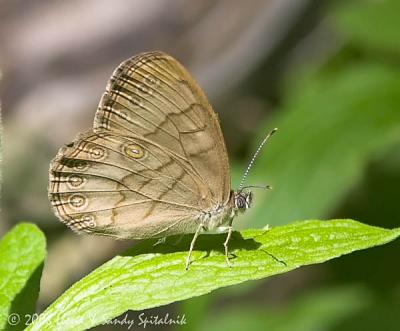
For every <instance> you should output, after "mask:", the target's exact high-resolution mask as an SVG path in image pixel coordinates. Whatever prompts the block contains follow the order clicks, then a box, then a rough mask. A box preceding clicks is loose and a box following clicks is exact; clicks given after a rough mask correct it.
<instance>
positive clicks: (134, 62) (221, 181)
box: [48, 52, 275, 269]
mask: <svg viewBox="0 0 400 331" xmlns="http://www.w3.org/2000/svg"><path fill="white" fill-rule="evenodd" d="M274 132H275V130H273V131H271V132H270V133H269V134H268V135H267V137H266V138H265V139H264V140H263V142H262V143H261V145H260V147H259V148H258V150H257V152H256V153H255V155H254V157H253V159H252V160H251V162H250V164H249V167H248V168H247V170H246V172H245V175H244V177H243V179H242V183H241V185H240V187H239V189H238V190H236V191H233V190H231V179H230V169H229V160H228V154H227V150H226V146H225V142H224V137H223V135H222V131H221V128H220V125H219V121H218V117H217V114H216V113H215V112H214V111H213V109H212V107H211V105H210V104H209V102H208V100H207V98H206V96H205V95H204V93H203V91H202V90H201V88H200V87H199V86H198V84H197V83H196V82H195V81H194V79H193V78H192V77H191V75H190V74H189V73H188V71H187V70H186V69H185V68H184V67H183V66H182V65H181V64H180V63H179V62H178V61H177V60H175V59H174V58H173V57H171V56H169V55H167V54H165V53H162V52H149V53H142V54H139V55H137V56H134V57H132V58H130V59H128V60H126V61H124V62H122V63H121V64H120V65H119V66H118V67H117V68H116V69H115V71H114V73H113V74H112V76H111V78H110V80H109V81H108V84H107V86H106V90H105V92H104V94H103V96H102V97H101V100H100V103H99V106H98V109H97V112H96V115H95V119H94V124H93V128H92V129H90V130H88V131H87V132H84V133H82V134H79V135H78V136H77V137H76V138H75V140H74V141H73V142H71V143H70V144H67V145H65V146H64V147H62V148H61V149H60V150H59V151H58V153H57V155H56V157H55V158H54V159H53V160H52V162H51V164H50V170H49V186H48V193H49V200H50V202H51V205H52V209H53V211H54V213H55V215H56V216H57V217H58V218H59V219H60V220H61V221H62V222H63V223H65V224H66V225H67V226H68V227H70V228H71V229H72V230H74V231H76V232H78V233H82V232H83V233H91V234H99V235H105V236H111V237H115V238H118V239H147V238H162V237H167V236H170V235H177V234H185V233H194V236H193V239H192V241H191V244H190V249H189V253H188V255H187V258H186V263H185V267H186V269H188V267H189V264H190V260H191V254H192V251H193V249H194V245H195V242H196V239H197V237H198V235H199V234H200V233H202V232H205V231H217V232H227V237H226V240H225V242H224V247H225V258H226V261H227V264H228V265H231V264H230V261H229V258H228V242H229V240H230V238H231V235H232V222H233V219H234V218H235V216H236V215H237V214H238V213H239V212H243V211H245V210H246V209H248V208H250V206H251V202H252V192H251V191H250V190H248V188H250V187H244V186H243V181H244V179H245V177H246V176H247V174H248V171H249V169H250V168H251V166H252V164H253V162H254V160H255V157H256V156H257V154H258V153H259V151H260V150H261V147H262V146H263V145H264V143H265V142H266V141H267V139H268V138H269V137H270V136H271V135H272V134H273V133H274Z"/></svg>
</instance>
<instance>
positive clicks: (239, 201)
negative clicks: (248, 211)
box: [235, 195, 246, 209]
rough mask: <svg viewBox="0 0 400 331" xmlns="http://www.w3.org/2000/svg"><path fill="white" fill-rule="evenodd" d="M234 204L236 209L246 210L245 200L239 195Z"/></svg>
mask: <svg viewBox="0 0 400 331" xmlns="http://www.w3.org/2000/svg"><path fill="white" fill-rule="evenodd" d="M235 204H236V208H238V209H243V208H246V198H245V197H243V196H241V195H239V196H238V197H237V198H236V201H235Z"/></svg>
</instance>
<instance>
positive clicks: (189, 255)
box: [185, 223, 204, 270]
mask: <svg viewBox="0 0 400 331" xmlns="http://www.w3.org/2000/svg"><path fill="white" fill-rule="evenodd" d="M203 227H204V226H203V224H202V223H201V224H200V225H199V227H198V228H197V230H196V232H195V234H194V236H193V239H192V242H191V243H190V248H189V253H188V255H187V257H186V266H185V269H186V270H188V269H189V264H190V257H191V256H192V251H193V248H194V244H195V242H196V239H197V237H198V236H199V234H200V231H201V230H202V229H203Z"/></svg>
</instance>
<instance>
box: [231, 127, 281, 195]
mask: <svg viewBox="0 0 400 331" xmlns="http://www.w3.org/2000/svg"><path fill="white" fill-rule="evenodd" d="M277 130H278V129H277V128H275V129H273V130H272V131H271V132H270V133H268V134H267V136H266V137H265V138H264V139H263V141H262V142H261V144H260V145H259V146H258V148H257V150H256V152H255V153H254V155H253V157H252V158H251V160H250V162H249V165H248V166H247V169H246V171H245V172H244V175H243V177H242V180H241V181H240V185H239V191H240V190H242V189H243V184H244V182H245V180H246V178H247V176H248V174H249V171H250V169H251V168H252V167H253V164H254V161H255V160H256V158H257V156H258V154H259V153H260V151H261V149H262V148H263V146H264V145H265V143H266V142H267V140H268V139H269V138H270V137H271V136H272V135H273V134H274V133H275V132H276V131H277Z"/></svg>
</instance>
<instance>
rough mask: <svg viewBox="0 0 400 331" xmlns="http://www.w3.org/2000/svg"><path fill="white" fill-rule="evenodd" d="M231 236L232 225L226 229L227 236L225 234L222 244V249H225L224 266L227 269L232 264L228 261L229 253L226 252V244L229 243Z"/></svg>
mask: <svg viewBox="0 0 400 331" xmlns="http://www.w3.org/2000/svg"><path fill="white" fill-rule="evenodd" d="M231 236H232V225H229V227H228V234H227V236H226V240H225V242H224V247H225V260H226V264H227V265H228V267H232V264H231V262H230V261H229V257H228V254H229V251H228V242H229V240H230V239H231Z"/></svg>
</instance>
